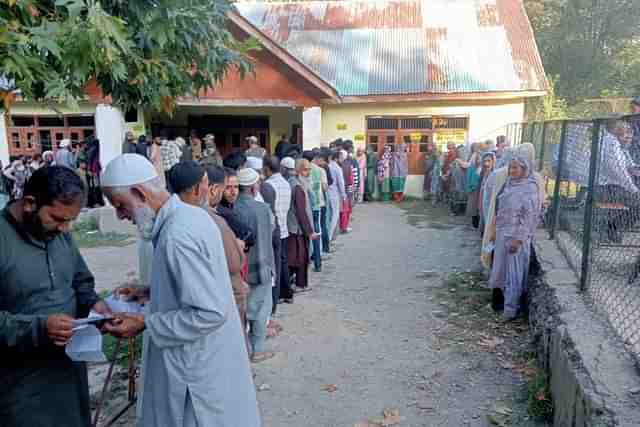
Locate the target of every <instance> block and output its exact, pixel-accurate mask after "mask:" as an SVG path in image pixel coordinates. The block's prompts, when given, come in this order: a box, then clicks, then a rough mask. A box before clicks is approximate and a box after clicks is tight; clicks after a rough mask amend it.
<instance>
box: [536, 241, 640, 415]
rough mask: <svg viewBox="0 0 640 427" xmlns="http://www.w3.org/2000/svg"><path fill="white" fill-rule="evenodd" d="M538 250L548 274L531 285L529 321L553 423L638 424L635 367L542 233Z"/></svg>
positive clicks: (639, 390)
mask: <svg viewBox="0 0 640 427" xmlns="http://www.w3.org/2000/svg"><path fill="white" fill-rule="evenodd" d="M536 253H537V256H538V259H539V261H540V263H541V265H542V269H543V272H544V274H543V276H542V278H540V279H538V280H536V282H535V283H534V284H533V285H532V286H531V289H530V295H529V298H530V308H529V324H530V327H531V330H532V333H533V336H534V340H535V342H536V346H537V349H538V358H539V359H540V361H541V362H542V364H543V366H544V368H545V369H546V370H547V372H548V373H549V376H550V385H551V393H552V396H553V402H554V408H555V412H554V426H556V427H565V426H566V427H600V426H606V427H609V426H625V427H627V426H628V427H631V426H639V425H640V372H639V371H638V368H637V366H636V365H635V364H634V362H633V360H632V359H631V357H630V356H629V354H628V352H627V351H626V350H625V348H624V345H623V343H622V342H621V340H619V339H618V338H617V337H616V335H615V333H614V331H613V329H612V328H611V327H610V326H609V325H608V324H607V323H606V320H605V319H604V317H601V316H600V315H599V314H597V313H596V310H595V309H594V307H593V306H592V305H591V301H590V300H589V298H588V296H587V295H585V294H583V293H581V292H579V290H578V278H577V276H575V274H574V272H573V270H571V269H570V267H569V265H568V264H567V262H566V260H565V258H564V256H563V255H562V253H561V252H560V250H559V249H558V247H557V245H556V242H554V241H551V240H549V239H548V237H547V234H546V232H544V231H541V232H539V233H538V235H537V236H536Z"/></svg>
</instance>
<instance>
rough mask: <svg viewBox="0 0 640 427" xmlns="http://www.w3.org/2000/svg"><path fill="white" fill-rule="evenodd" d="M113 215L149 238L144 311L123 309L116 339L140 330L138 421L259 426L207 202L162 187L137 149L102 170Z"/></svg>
mask: <svg viewBox="0 0 640 427" xmlns="http://www.w3.org/2000/svg"><path fill="white" fill-rule="evenodd" d="M102 186H103V188H104V192H105V195H106V196H107V198H108V199H109V201H110V202H111V204H112V205H113V206H114V208H115V209H116V211H117V214H118V217H119V218H120V219H129V220H132V221H134V222H135V223H136V225H137V227H138V229H139V230H140V233H141V235H142V236H143V237H144V238H146V239H151V240H152V241H153V246H154V259H153V270H152V278H151V289H150V295H151V302H150V310H149V314H147V315H140V314H136V315H133V314H121V315H118V318H117V319H116V321H115V322H114V324H113V325H107V327H106V329H107V331H108V332H111V333H112V334H113V335H115V336H118V337H131V336H135V335H137V334H139V333H140V332H141V331H143V330H146V332H147V334H148V337H149V346H148V348H147V352H146V355H145V357H144V360H143V364H144V366H145V374H144V390H145V392H144V398H143V401H142V408H141V416H140V419H139V420H138V425H139V426H144V427H147V426H148V427H155V426H165V427H169V426H171V427H174V426H175V427H178V426H180V427H182V426H184V427H192V426H221V427H222V426H228V427H232V426H233V427H235V426H248V427H257V426H260V416H259V412H258V407H257V401H256V395H255V387H254V385H253V380H252V377H251V370H250V367H249V360H248V357H247V349H246V347H245V343H244V340H243V337H242V331H241V326H240V318H239V316H238V311H237V309H236V305H235V302H234V300H233V293H232V290H231V282H230V280H229V273H228V268H227V264H226V260H225V256H224V248H223V245H222V238H221V235H220V231H219V230H218V228H217V227H216V226H215V224H214V222H213V221H212V220H211V217H210V216H209V215H208V214H207V212H205V211H204V209H201V208H197V207H195V206H191V205H188V204H186V203H183V202H182V201H181V200H180V198H179V197H178V195H174V196H170V195H169V193H168V192H167V191H166V190H165V189H164V188H163V186H162V184H161V182H160V180H159V179H158V176H157V174H156V171H155V168H154V167H153V165H152V164H151V163H150V162H149V161H148V160H146V159H145V158H144V157H142V156H139V155H136V154H123V155H121V156H118V157H116V158H115V159H114V160H112V161H111V162H110V163H109V164H108V165H107V167H106V169H105V171H104V174H103V176H102Z"/></svg>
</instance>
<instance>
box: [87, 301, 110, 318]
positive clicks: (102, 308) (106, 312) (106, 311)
mask: <svg viewBox="0 0 640 427" xmlns="http://www.w3.org/2000/svg"><path fill="white" fill-rule="evenodd" d="M91 310H93V311H95V312H96V313H98V314H102V315H103V316H105V317H108V316H112V315H113V313H112V312H111V309H110V308H109V306H108V305H107V303H106V302H104V301H103V300H100V301H98V302H97V303H95V304H94V305H93V307H91Z"/></svg>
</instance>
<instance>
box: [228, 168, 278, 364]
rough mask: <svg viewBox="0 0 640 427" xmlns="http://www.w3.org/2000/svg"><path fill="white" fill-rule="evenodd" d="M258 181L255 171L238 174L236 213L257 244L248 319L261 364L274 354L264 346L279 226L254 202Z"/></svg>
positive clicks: (251, 255)
mask: <svg viewBox="0 0 640 427" xmlns="http://www.w3.org/2000/svg"><path fill="white" fill-rule="evenodd" d="M258 181H259V177H258V174H257V172H255V171H254V170H253V169H240V171H238V182H239V183H240V195H239V196H238V200H237V201H236V203H235V205H234V207H233V212H234V213H235V214H236V215H238V217H239V218H240V219H241V220H242V221H244V223H245V224H247V225H248V226H249V227H250V228H251V231H252V232H253V233H254V235H255V236H256V243H255V245H254V246H253V247H252V248H251V249H250V251H249V274H248V276H247V283H249V287H250V288H249V299H248V301H247V320H248V321H249V340H250V341H251V347H252V350H253V353H252V355H251V360H252V361H253V362H261V361H263V360H267V359H269V358H271V357H273V356H274V354H273V353H271V352H267V351H265V348H264V344H265V341H266V339H267V321H268V320H269V315H270V314H271V308H272V307H273V301H272V292H271V287H272V286H273V284H274V277H275V262H274V257H273V245H272V237H273V231H274V230H275V226H276V225H275V217H274V216H273V214H272V213H271V209H269V205H267V204H266V203H263V202H258V201H256V200H255V195H256V194H257V193H258Z"/></svg>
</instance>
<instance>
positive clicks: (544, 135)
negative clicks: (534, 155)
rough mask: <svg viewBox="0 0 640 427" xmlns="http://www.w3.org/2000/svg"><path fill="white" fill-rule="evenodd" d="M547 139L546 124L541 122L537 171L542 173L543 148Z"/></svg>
mask: <svg viewBox="0 0 640 427" xmlns="http://www.w3.org/2000/svg"><path fill="white" fill-rule="evenodd" d="M546 137H547V122H542V141H541V142H540V165H539V166H538V171H542V168H543V167H544V146H545V144H546Z"/></svg>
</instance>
